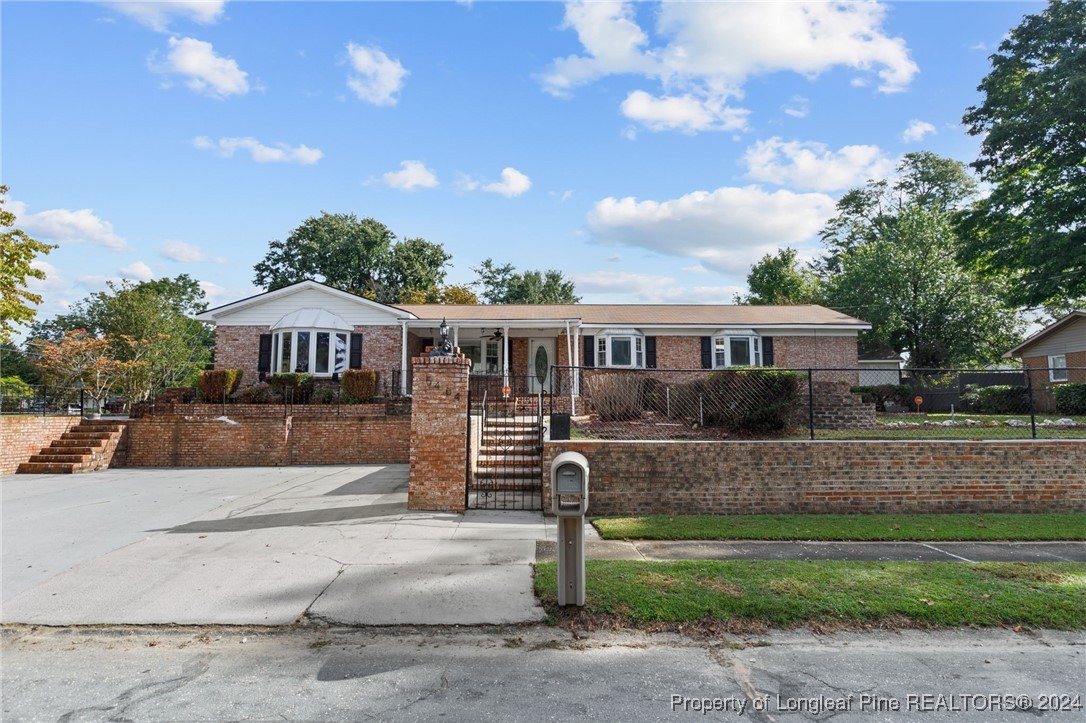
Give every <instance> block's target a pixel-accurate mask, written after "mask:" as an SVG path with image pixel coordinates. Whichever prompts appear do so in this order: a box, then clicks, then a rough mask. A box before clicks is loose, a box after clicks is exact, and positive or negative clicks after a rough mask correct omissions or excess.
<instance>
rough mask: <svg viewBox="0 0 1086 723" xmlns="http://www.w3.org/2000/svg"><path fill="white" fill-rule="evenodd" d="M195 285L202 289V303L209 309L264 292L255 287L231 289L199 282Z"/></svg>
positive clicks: (210, 282) (208, 282) (211, 282)
mask: <svg viewBox="0 0 1086 723" xmlns="http://www.w3.org/2000/svg"><path fill="white" fill-rule="evenodd" d="M197 283H199V285H200V288H201V289H203V291H204V301H206V302H207V304H208V306H209V307H215V306H219V305H221V304H227V303H230V302H231V301H237V300H238V299H247V298H249V297H250V296H255V295H256V294H260V293H263V292H264V291H265V289H261V288H259V287H257V286H250V287H247V288H240V289H232V288H227V287H225V286H220V285H219V284H216V283H215V282H214V281H199V282H197Z"/></svg>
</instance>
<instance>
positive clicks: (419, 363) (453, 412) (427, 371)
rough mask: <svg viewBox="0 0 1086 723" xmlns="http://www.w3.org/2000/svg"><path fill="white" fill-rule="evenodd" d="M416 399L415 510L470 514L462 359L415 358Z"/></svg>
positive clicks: (465, 365) (466, 365)
mask: <svg viewBox="0 0 1086 723" xmlns="http://www.w3.org/2000/svg"><path fill="white" fill-rule="evenodd" d="M411 364H412V367H413V369H414V372H413V386H412V400H411V455H410V459H411V473H410V478H409V483H408V491H407V506H408V508H409V509H412V510H439V511H445V512H463V511H464V491H465V487H464V485H465V476H466V474H467V422H468V370H469V369H470V368H471V361H470V360H468V359H466V358H464V357H463V356H460V357H435V358H430V357H415V358H414V359H412V360H411Z"/></svg>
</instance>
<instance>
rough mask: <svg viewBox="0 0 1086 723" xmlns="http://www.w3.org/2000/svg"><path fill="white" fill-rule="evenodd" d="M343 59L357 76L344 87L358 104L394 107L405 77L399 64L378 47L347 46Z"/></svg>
mask: <svg viewBox="0 0 1086 723" xmlns="http://www.w3.org/2000/svg"><path fill="white" fill-rule="evenodd" d="M347 55H348V57H349V59H350V63H351V67H352V68H353V69H354V71H355V73H357V75H351V76H348V77H347V87H348V88H350V89H351V90H352V91H353V92H354V94H355V95H356V96H358V98H359V100H364V101H366V102H367V103H373V104H374V105H396V103H397V102H399V100H400V99H399V98H398V97H397V95H398V94H399V92H400V89H401V88H403V82H404V78H405V77H407V75H409V73H408V71H407V70H405V69H404V67H403V65H401V64H400V61H398V60H393V59H391V58H389V57H388V56H387V55H385V53H384V51H383V50H381V49H380V48H378V47H366V46H364V45H355V44H354V43H347Z"/></svg>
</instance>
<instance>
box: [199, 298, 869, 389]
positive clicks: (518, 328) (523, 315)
mask: <svg viewBox="0 0 1086 723" xmlns="http://www.w3.org/2000/svg"><path fill="white" fill-rule="evenodd" d="M196 318H197V319H199V320H200V321H204V322H209V323H212V324H214V325H215V349H216V351H215V366H216V367H217V368H238V369H242V370H244V376H243V384H252V383H254V382H256V381H257V380H259V379H263V378H264V377H266V376H267V375H270V374H275V373H282V372H306V373H309V374H313V375H314V376H316V377H328V378H331V377H332V376H333V375H334V374H338V373H340V372H342V371H344V370H345V369H349V368H364V369H375V370H377V371H378V373H379V374H380V383H381V384H382V385H385V386H386V388H387V385H389V384H390V383H392V384H395V385H396V386H398V387H399V389H398V390H396V391H399V392H401V393H404V394H407V393H409V392H410V387H409V370H410V358H411V357H415V356H419V355H421V354H422V353H423V352H424V350H425V348H426V347H427V346H429V345H431V344H433V343H434V339H436V338H438V326H439V325H440V324H441V321H442V320H443V319H445V320H447V322H448V325H449V329H450V332H449V336H450V340H451V341H452V343H453V345H454V346H457V347H459V348H460V350H461V352H462V353H464V354H465V355H466V356H467V357H468V358H470V359H471V360H472V362H473V363H472V374H473V375H489V376H491V377H497V378H501V379H502V381H503V383H504V384H505V385H509V384H513V385H515V393H518V394H522V393H530V394H534V393H537V392H541V391H543V392H549V391H551V389H552V388H553V383H552V380H551V379H550V372H549V370H550V368H551V367H552V365H557V366H559V367H562V366H585V367H596V368H614V369H637V368H644V369H717V368H725V367H731V366H752V365H753V366H777V367H783V368H807V367H816V368H819V367H820V368H824V369H855V368H856V367H857V366H858V360H857V344H856V339H857V335H858V334H859V332H861V331H863V330H866V329H870V328H871V327H870V325H869V324H867V323H866V322H863V321H860V320H859V319H854V318H852V317H850V316H846V315H845V314H841V313H838V312H836V311H832V310H830V309H827V308H824V307H821V306H814V305H809V306H725V305H715V306H711V305H680V304H674V305H647V304H621V305H620V304H539V305H498V304H494V305H485V304H484V305H444V304H400V305H396V306H390V305H386V304H380V303H377V302H375V301H370V300H368V299H365V298H362V297H360V296H356V295H354V294H350V293H348V292H345V291H341V290H339V289H335V288H332V287H330V286H327V285H325V284H321V283H319V282H316V281H312V280H306V281H301V282H298V283H295V284H293V285H291V286H287V287H284V288H281V289H276V290H275V291H269V292H266V293H263V294H258V295H256V296H252V297H249V298H247V299H241V300H240V301H235V302H233V303H230V304H226V305H224V306H219V307H217V308H214V309H209V310H208V311H205V312H203V313H201V314H199V315H198V316H197V317H196ZM544 370H547V371H544ZM836 376H844V375H841V374H837V375H836Z"/></svg>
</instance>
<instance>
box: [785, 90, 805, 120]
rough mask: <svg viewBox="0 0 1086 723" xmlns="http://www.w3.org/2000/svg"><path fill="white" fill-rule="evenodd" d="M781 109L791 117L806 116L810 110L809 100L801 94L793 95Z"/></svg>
mask: <svg viewBox="0 0 1086 723" xmlns="http://www.w3.org/2000/svg"><path fill="white" fill-rule="evenodd" d="M782 110H783V111H784V112H785V113H786V114H788V115H790V116H792V117H793V118H806V117H807V114H808V113H810V112H811V107H810V101H809V100H807V99H806V98H804V97H803V96H802V95H793V96H792V100H791V102H789V104H788V105H786V106H784V108H782Z"/></svg>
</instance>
